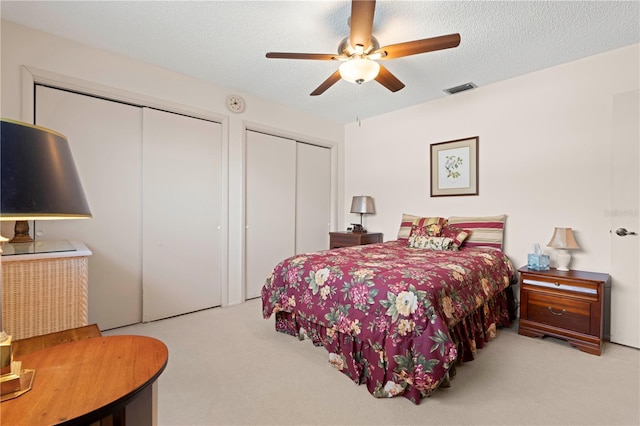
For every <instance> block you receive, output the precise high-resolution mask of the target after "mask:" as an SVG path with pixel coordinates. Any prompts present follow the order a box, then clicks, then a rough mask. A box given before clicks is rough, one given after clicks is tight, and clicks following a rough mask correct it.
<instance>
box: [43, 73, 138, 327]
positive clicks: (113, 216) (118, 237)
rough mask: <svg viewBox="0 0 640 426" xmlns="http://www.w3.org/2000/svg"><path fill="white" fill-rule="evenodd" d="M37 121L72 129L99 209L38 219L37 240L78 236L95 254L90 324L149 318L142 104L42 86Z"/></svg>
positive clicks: (85, 181) (88, 190) (76, 154)
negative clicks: (144, 281) (76, 216)
mask: <svg viewBox="0 0 640 426" xmlns="http://www.w3.org/2000/svg"><path fill="white" fill-rule="evenodd" d="M35 105H36V113H35V117H36V118H35V124H38V125H40V126H44V127H48V128H51V129H53V130H55V131H58V132H60V133H62V134H63V135H65V136H66V137H67V138H68V140H69V144H70V146H71V151H72V154H73V158H74V161H75V163H76V168H77V169H78V173H79V175H80V180H81V181H82V186H83V188H84V192H85V195H86V197H87V201H88V203H89V207H90V209H91V212H92V214H93V218H92V219H87V220H59V221H37V222H36V224H35V230H36V239H43V240H57V239H66V240H78V241H82V242H84V243H85V244H86V245H87V247H88V248H89V249H91V251H92V252H93V255H92V256H90V257H89V322H90V323H97V324H98V326H99V327H100V328H101V329H102V330H105V329H110V328H114V327H120V326H124V325H128V324H134V323H138V322H140V320H141V319H142V313H141V312H142V311H141V307H142V287H141V276H142V260H141V225H140V215H141V201H140V193H141V158H142V153H141V139H140V135H141V132H142V125H141V123H142V111H141V109H140V108H137V107H133V106H130V105H124V104H121V103H117V102H110V101H106V100H103V99H98V98H94V97H91V96H86V95H80V94H77V93H71V92H67V91H64V90H58V89H52V88H48V87H43V86H37V87H36V102H35Z"/></svg>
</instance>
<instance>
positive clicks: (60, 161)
mask: <svg viewBox="0 0 640 426" xmlns="http://www.w3.org/2000/svg"><path fill="white" fill-rule="evenodd" d="M0 123H1V125H2V127H1V128H0V136H1V139H2V142H1V147H0V174H1V182H2V187H1V189H0V191H1V199H2V200H1V202H0V220H3V221H7V220H17V221H26V220H36V219H47V220H50V219H78V218H90V217H91V211H90V210H89V205H88V203H87V200H86V199H85V196H84V191H83V189H82V184H81V183H80V178H79V176H78V172H77V170H76V166H75V163H74V162H73V157H72V155H71V149H70V147H69V143H68V141H67V139H66V137H64V136H63V135H61V134H60V133H57V132H55V131H53V130H49V129H46V128H44V127H39V126H34V125H31V124H27V123H22V122H19V121H13V120H7V119H2V120H1V121H0Z"/></svg>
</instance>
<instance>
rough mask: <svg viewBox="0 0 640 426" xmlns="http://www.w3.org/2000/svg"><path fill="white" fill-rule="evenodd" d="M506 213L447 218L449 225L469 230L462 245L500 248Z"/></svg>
mask: <svg viewBox="0 0 640 426" xmlns="http://www.w3.org/2000/svg"><path fill="white" fill-rule="evenodd" d="M506 218H507V216H506V215H500V216H477V217H459V216H452V217H450V218H449V221H448V223H449V225H454V226H455V227H456V228H461V229H464V230H465V231H470V235H469V236H468V237H467V239H466V240H464V242H463V243H462V246H463V247H479V246H484V247H494V248H497V249H499V250H502V244H503V239H504V222H505V220H506Z"/></svg>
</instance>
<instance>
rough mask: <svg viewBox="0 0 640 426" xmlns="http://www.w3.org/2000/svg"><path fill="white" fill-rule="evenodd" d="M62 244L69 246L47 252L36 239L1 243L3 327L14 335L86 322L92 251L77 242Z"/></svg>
mask: <svg viewBox="0 0 640 426" xmlns="http://www.w3.org/2000/svg"><path fill="white" fill-rule="evenodd" d="M66 243H67V244H70V245H71V249H70V250H68V251H59V252H48V253H46V252H45V253H39V252H38V247H36V245H38V244H40V243H30V244H33V247H26V248H25V247H18V248H17V246H15V245H13V246H12V245H10V244H6V245H4V246H3V254H2V326H3V328H4V330H5V331H6V332H7V334H9V335H11V336H12V337H13V339H14V340H17V339H25V338H27V337H32V336H39V335H41V334H47V333H53V332H56V331H61V330H66V329H69V328H76V327H82V326H85V325H87V324H88V323H89V319H88V276H89V272H88V269H89V256H90V255H91V251H90V250H89V249H88V248H87V247H86V246H85V245H84V244H82V243H80V242H78V241H69V242H66ZM21 249H24V253H22V254H21V253H16V251H19V250H21Z"/></svg>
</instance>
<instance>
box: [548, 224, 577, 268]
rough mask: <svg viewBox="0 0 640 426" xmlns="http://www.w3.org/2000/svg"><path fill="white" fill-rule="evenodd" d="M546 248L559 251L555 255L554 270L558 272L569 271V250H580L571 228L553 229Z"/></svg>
mask: <svg viewBox="0 0 640 426" xmlns="http://www.w3.org/2000/svg"><path fill="white" fill-rule="evenodd" d="M547 247H553V248H557V249H560V250H558V255H557V260H558V266H557V268H556V269H557V270H558V271H568V270H569V263H570V262H571V253H569V250H571V249H579V248H580V246H578V243H576V240H575V238H574V237H573V231H572V230H571V228H555V229H554V231H553V236H552V237H551V241H549V244H547Z"/></svg>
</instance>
